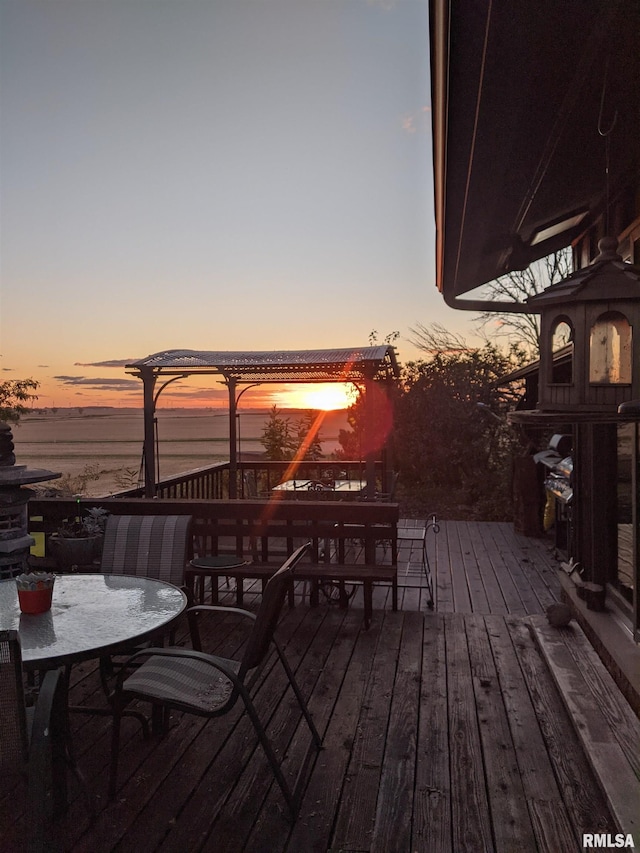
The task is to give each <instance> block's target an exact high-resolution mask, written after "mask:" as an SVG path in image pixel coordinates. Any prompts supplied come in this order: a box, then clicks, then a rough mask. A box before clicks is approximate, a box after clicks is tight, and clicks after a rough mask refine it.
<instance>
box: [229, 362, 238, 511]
mask: <svg viewBox="0 0 640 853" xmlns="http://www.w3.org/2000/svg"><path fill="white" fill-rule="evenodd" d="M227 387H228V389H229V497H230V498H231V500H235V499H236V498H237V497H238V432H237V424H236V410H237V408H238V405H237V401H236V387H237V382H236V380H235V379H234V378H233V376H231V377H229V378H228V379H227Z"/></svg>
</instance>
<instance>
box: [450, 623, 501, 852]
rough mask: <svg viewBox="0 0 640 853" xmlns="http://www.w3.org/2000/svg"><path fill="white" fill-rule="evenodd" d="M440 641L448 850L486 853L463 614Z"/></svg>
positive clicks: (487, 831)
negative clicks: (446, 753)
mask: <svg viewBox="0 0 640 853" xmlns="http://www.w3.org/2000/svg"><path fill="white" fill-rule="evenodd" d="M445 642H446V660H447V712H448V717H449V754H450V756H451V774H452V780H451V792H452V827H453V849H454V850H455V851H456V853H464V851H468V853H482V851H486V853H491V851H493V838H492V833H491V824H490V820H489V805H488V800H487V790H486V786H485V781H484V772H483V762H482V747H481V743H480V732H479V731H478V720H477V716H476V708H475V701H474V696H473V687H472V682H471V666H470V663H469V651H468V647H467V638H466V634H465V631H464V619H463V616H462V614H460V613H454V614H451V615H450V616H449V617H448V618H447V619H446V620H445Z"/></svg>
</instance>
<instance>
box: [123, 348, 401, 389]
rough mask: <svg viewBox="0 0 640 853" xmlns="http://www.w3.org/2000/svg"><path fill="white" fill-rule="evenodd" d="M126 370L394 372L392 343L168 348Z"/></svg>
mask: <svg viewBox="0 0 640 853" xmlns="http://www.w3.org/2000/svg"><path fill="white" fill-rule="evenodd" d="M126 370H127V372H129V373H134V374H138V375H142V373H144V372H146V371H149V370H151V371H153V373H154V374H155V375H156V376H160V375H162V376H188V375H191V374H200V375H201V374H219V375H220V376H221V377H223V381H227V380H229V379H233V380H234V381H235V382H236V384H245V383H247V382H251V383H253V382H259V383H262V382H283V383H288V382H362V381H364V380H365V379H386V378H390V377H392V376H397V375H398V363H397V361H396V356H395V350H394V348H393V347H392V346H372V347H349V348H344V349H320V350H292V351H280V350H274V351H269V350H261V351H258V352H242V351H240V352H220V351H215V350H213V351H206V350H185V349H171V350H165V351H164V352H157V353H155V354H154V355H149V356H147V357H146V358H143V359H140V360H139V361H134V362H132V363H131V364H127V365H126Z"/></svg>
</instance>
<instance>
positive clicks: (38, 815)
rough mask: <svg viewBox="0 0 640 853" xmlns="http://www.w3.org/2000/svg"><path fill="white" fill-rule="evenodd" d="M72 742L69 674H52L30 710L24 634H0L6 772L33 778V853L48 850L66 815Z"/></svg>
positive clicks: (0, 736) (1, 763)
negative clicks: (57, 820) (55, 822)
mask: <svg viewBox="0 0 640 853" xmlns="http://www.w3.org/2000/svg"><path fill="white" fill-rule="evenodd" d="M68 742H69V741H68V729H67V693H66V684H65V681H64V671H63V670H62V669H56V670H50V671H49V672H47V673H46V674H45V676H44V678H43V679H42V683H41V686H40V690H39V693H38V697H37V700H36V703H35V706H32V707H29V708H27V706H26V702H25V693H24V680H23V672H22V656H21V651H20V638H19V635H18V632H17V631H0V772H2V774H3V776H8V775H10V774H21V775H22V774H25V773H26V775H27V793H28V800H29V814H28V815H27V820H26V831H27V839H26V841H27V850H28V851H29V853H39V851H42V850H45V849H46V847H45V845H46V843H47V836H48V834H49V829H50V825H51V821H52V819H53V818H54V817H56V816H59V815H60V814H62V813H63V812H64V811H66V807H67V775H66V765H67V764H68V763H69V755H68Z"/></svg>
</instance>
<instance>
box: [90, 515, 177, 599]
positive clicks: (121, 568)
mask: <svg viewBox="0 0 640 853" xmlns="http://www.w3.org/2000/svg"><path fill="white" fill-rule="evenodd" d="M190 547H191V516H190V515H110V516H109V518H108V519H107V523H106V525H105V530H104V543H103V547H102V559H101V561H100V571H101V572H103V573H104V574H114V575H117V574H119V575H139V576H143V577H147V578H157V579H158V580H161V581H167V582H168V583H172V584H174V585H175V586H179V587H182V586H183V585H184V570H185V567H186V565H187V562H188V559H189V550H190Z"/></svg>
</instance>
